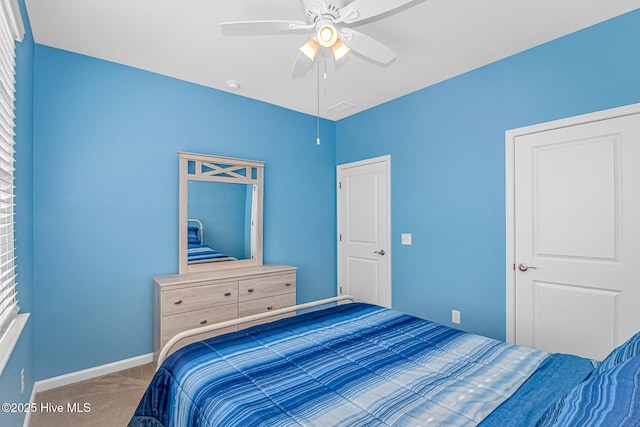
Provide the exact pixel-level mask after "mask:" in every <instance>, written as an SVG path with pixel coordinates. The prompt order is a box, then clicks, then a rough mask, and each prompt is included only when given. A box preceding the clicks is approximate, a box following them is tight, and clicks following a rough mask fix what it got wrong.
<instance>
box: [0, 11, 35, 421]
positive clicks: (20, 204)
mask: <svg viewBox="0 0 640 427" xmlns="http://www.w3.org/2000/svg"><path fill="white" fill-rule="evenodd" d="M19 4H20V8H21V10H22V19H23V21H24V25H25V30H26V31H25V36H24V40H23V41H22V42H20V43H16V104H15V105H16V110H15V114H16V129H15V132H16V136H15V141H16V145H15V150H16V153H15V158H16V163H15V168H16V170H15V185H16V189H15V196H16V197H15V201H16V208H15V220H16V230H15V234H16V257H17V273H18V285H17V290H18V293H19V294H18V297H19V299H20V305H21V306H22V312H24V313H28V312H31V311H32V310H33V228H32V223H33V198H32V194H33V132H32V129H33V128H32V122H33V46H34V45H33V36H32V35H31V27H30V25H29V19H28V17H27V13H26V10H25V8H24V2H23V1H22V0H20V1H19ZM33 326H34V321H33V317H31V318H30V319H29V321H28V322H27V324H26V326H25V328H24V330H23V331H22V335H21V337H20V340H19V341H18V343H17V345H16V347H15V349H14V351H13V353H12V355H11V358H10V359H9V362H8V364H7V366H6V367H5V369H4V372H3V373H2V376H0V402H15V403H18V402H28V401H29V398H30V397H31V390H32V388H33V382H34V354H33ZM22 369H24V374H25V390H24V393H20V371H21V370H22ZM23 419H24V414H23V413H0V425H2V426H14V425H15V426H18V425H22V422H23Z"/></svg>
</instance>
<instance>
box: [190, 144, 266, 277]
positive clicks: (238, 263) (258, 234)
mask: <svg viewBox="0 0 640 427" xmlns="http://www.w3.org/2000/svg"><path fill="white" fill-rule="evenodd" d="M178 155H179V156H180V187H179V210H180V212H179V215H178V272H179V273H180V274H184V273H194V272H201V271H216V270H226V269H230V268H241V267H249V266H256V265H262V205H263V192H264V162H261V161H257V160H243V159H234V158H231V157H219V156H211V155H208V154H196V153H186V152H178ZM190 161H193V162H195V165H196V170H195V174H189V162H190ZM203 166H204V167H205V168H206V169H207V170H206V171H203ZM254 170H255V173H254ZM238 171H243V173H238ZM190 180H198V181H209V182H227V183H235V184H250V185H254V186H255V187H254V188H255V191H256V192H257V194H256V206H255V208H256V214H255V224H253V227H252V229H253V230H255V232H253V233H252V235H251V250H252V253H253V256H252V258H251V259H243V260H235V261H224V262H205V263H200V264H191V265H190V264H189V263H188V262H187V238H188V237H187V235H188V232H187V227H188V204H189V203H188V202H189V181H190Z"/></svg>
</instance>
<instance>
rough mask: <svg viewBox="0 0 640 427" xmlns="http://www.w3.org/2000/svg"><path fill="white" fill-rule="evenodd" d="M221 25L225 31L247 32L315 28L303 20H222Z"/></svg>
mask: <svg viewBox="0 0 640 427" xmlns="http://www.w3.org/2000/svg"><path fill="white" fill-rule="evenodd" d="M220 27H221V28H222V31H223V32H232V31H233V32H234V33H245V34H278V33H288V32H292V31H305V32H306V31H307V30H308V29H310V28H314V26H313V25H309V24H307V23H306V22H302V21H237V22H221V23H220Z"/></svg>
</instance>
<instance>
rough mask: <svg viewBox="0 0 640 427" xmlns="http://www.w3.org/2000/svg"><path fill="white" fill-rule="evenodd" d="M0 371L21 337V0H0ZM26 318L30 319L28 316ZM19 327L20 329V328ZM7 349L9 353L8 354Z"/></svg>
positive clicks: (22, 29) (22, 31)
mask: <svg viewBox="0 0 640 427" xmlns="http://www.w3.org/2000/svg"><path fill="white" fill-rule="evenodd" d="M0 6H1V8H0V337H1V338H0V371H1V369H2V368H3V367H4V363H6V360H5V359H7V360H8V357H9V355H10V354H11V351H12V350H13V346H15V342H16V341H17V339H18V337H19V335H20V331H21V326H24V324H22V325H21V326H20V327H18V326H17V325H16V323H20V322H16V317H17V315H18V311H19V310H20V307H19V305H18V298H17V293H16V264H15V246H14V194H13V189H14V185H13V180H14V175H13V170H14V168H13V163H14V156H13V153H14V144H15V142H14V135H15V133H14V117H15V115H14V108H15V107H14V101H15V97H14V93H15V67H16V62H15V56H16V55H15V41H16V40H17V41H21V40H22V37H23V35H24V27H23V26H22V19H21V17H20V9H19V6H18V2H17V0H0ZM25 321H26V319H25ZM15 329H20V330H18V331H16V330H15ZM5 353H6V354H5Z"/></svg>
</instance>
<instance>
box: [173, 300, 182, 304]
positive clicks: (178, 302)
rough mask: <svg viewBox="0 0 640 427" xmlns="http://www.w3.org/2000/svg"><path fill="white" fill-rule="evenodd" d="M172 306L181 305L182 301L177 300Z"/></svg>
mask: <svg viewBox="0 0 640 427" xmlns="http://www.w3.org/2000/svg"><path fill="white" fill-rule="evenodd" d="M174 304H175V305H178V304H182V300H181V299H179V300H178V301H175V302H174Z"/></svg>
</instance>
